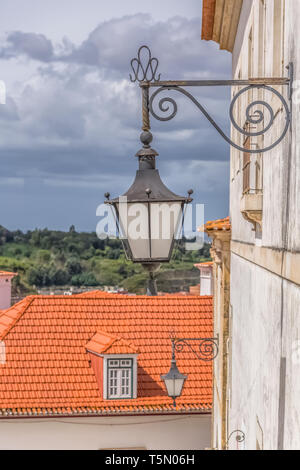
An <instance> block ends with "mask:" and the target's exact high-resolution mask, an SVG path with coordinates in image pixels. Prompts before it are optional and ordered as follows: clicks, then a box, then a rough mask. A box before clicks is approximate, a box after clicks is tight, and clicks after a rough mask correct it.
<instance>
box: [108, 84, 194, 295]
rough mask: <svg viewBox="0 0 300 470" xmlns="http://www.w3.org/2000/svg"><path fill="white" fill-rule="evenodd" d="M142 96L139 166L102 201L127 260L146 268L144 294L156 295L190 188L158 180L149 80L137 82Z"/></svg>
mask: <svg viewBox="0 0 300 470" xmlns="http://www.w3.org/2000/svg"><path fill="white" fill-rule="evenodd" d="M140 86H141V89H142V96H143V126H142V130H143V132H142V133H141V136H140V140H141V142H142V144H143V147H142V148H141V149H140V150H139V151H138V152H137V154H136V157H138V160H139V168H138V170H137V172H136V177H135V180H134V182H133V184H132V186H131V187H130V188H129V189H128V191H127V192H126V193H125V194H124V195H123V196H120V197H118V198H115V199H110V194H109V193H106V194H105V197H106V201H105V203H106V204H109V205H111V206H112V208H113V210H114V214H115V217H116V224H117V229H118V231H119V235H120V237H121V239H122V241H123V246H124V250H125V253H126V256H127V258H128V259H129V260H131V261H133V262H134V263H141V264H142V265H143V267H144V268H145V269H146V270H147V271H148V272H149V280H148V294H150V295H157V290H156V281H155V277H154V276H155V272H156V271H157V270H158V269H159V267H160V264H161V263H165V262H169V261H170V259H171V255H172V251H173V248H174V241H175V239H176V238H178V237H179V232H180V230H181V228H182V226H183V218H184V208H185V205H186V204H189V203H190V202H192V198H191V195H192V194H193V190H191V189H190V190H189V191H188V192H187V195H186V196H179V195H177V194H175V193H173V192H172V191H171V190H170V189H168V188H167V187H166V186H165V184H164V183H163V182H162V180H161V178H160V175H159V172H158V170H157V169H156V161H155V159H156V157H157V156H158V153H157V151H156V150H154V149H153V148H152V147H151V142H152V139H153V136H152V134H151V132H150V118H149V81H148V80H147V79H146V77H143V80H142V81H141V83H140Z"/></svg>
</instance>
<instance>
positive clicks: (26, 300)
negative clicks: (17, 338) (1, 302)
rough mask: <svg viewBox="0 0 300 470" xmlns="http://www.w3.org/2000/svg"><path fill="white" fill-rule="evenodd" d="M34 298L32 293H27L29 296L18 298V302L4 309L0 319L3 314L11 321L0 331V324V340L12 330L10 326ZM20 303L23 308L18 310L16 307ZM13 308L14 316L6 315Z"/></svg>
mask: <svg viewBox="0 0 300 470" xmlns="http://www.w3.org/2000/svg"><path fill="white" fill-rule="evenodd" d="M34 298H35V296H34V295H29V296H27V297H25V298H24V299H22V300H20V302H18V303H16V304H14V305H12V306H11V307H10V308H8V309H6V310H4V312H3V313H2V315H0V319H2V318H3V317H5V315H6V316H8V318H10V319H11V323H10V324H9V325H8V326H7V327H6V329H3V330H2V331H1V325H0V340H1V341H2V340H3V339H4V338H5V337H6V336H7V334H8V333H9V332H10V331H11V330H12V328H13V327H14V326H15V325H16V323H18V321H19V320H20V318H21V317H22V316H23V315H24V313H25V312H26V310H27V309H28V307H29V306H30V305H31V304H32V302H33V301H34ZM22 304H24V308H23V309H20V310H19V308H18V307H20V306H21V305H22ZM14 310H16V316H15V318H13V317H10V316H9V315H7V314H8V313H9V312H13V311H14Z"/></svg>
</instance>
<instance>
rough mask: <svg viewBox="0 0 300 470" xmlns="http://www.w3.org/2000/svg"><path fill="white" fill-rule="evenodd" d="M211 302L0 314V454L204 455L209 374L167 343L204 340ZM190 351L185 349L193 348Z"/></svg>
mask: <svg viewBox="0 0 300 470" xmlns="http://www.w3.org/2000/svg"><path fill="white" fill-rule="evenodd" d="M212 305H213V301H212V297H211V296H199V295H198V296H172V295H170V296H162V297H152V296H128V295H121V294H109V293H105V292H100V291H94V292H89V293H84V294H78V295H73V296H29V297H26V298H25V299H23V300H22V301H21V302H19V303H18V304H15V305H14V306H12V307H11V308H9V309H7V310H4V311H2V312H1V313H0V449H2V450H4V449H15V450H17V449H25V450H26V449H89V450H91V449H94V450H97V449H128V450H129V449H133V448H136V449H137V448H139V449H148V450H150V449H151V450H155V449H156V450H157V449H199V450H201V449H204V448H207V447H209V446H210V429H211V425H210V423H211V409H212V364H211V362H205V361H199V359H198V358H197V357H196V356H195V355H194V354H193V353H192V352H191V351H190V349H189V348H185V349H184V350H182V351H178V352H177V353H176V360H177V365H178V368H179V370H180V371H181V372H182V373H184V374H185V375H187V379H186V381H185V384H184V387H183V391H182V394H181V396H180V397H178V398H177V400H176V405H175V406H174V404H173V400H172V399H171V397H169V396H168V395H167V392H166V389H165V384H164V382H163V379H162V377H161V376H162V375H164V374H166V373H167V372H168V371H169V369H170V366H171V356H172V345H171V339H170V334H172V333H173V334H175V335H176V337H177V338H204V337H211V336H212V334H213V331H212V326H213V324H212ZM192 344H193V343H192Z"/></svg>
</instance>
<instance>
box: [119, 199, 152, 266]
mask: <svg viewBox="0 0 300 470" xmlns="http://www.w3.org/2000/svg"><path fill="white" fill-rule="evenodd" d="M120 199H121V198H120ZM117 211H118V214H119V224H120V231H121V236H122V237H123V238H124V239H126V240H127V242H128V244H129V247H130V250H131V254H132V258H133V260H135V259H148V258H149V257H150V244H149V216H148V205H147V203H140V202H139V203H131V202H128V203H123V202H119V203H117Z"/></svg>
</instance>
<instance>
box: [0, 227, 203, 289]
mask: <svg viewBox="0 0 300 470" xmlns="http://www.w3.org/2000/svg"><path fill="white" fill-rule="evenodd" d="M209 248H210V245H209V244H205V245H204V247H203V248H202V249H201V250H198V251H186V250H185V248H184V243H183V241H181V242H180V243H179V244H178V245H177V246H176V248H175V250H174V253H173V257H172V260H171V262H170V263H167V264H164V265H163V266H162V267H161V272H160V274H159V275H158V288H159V289H160V288H161V289H164V290H166V291H168V292H172V291H176V290H179V289H180V288H182V285H183V286H184V288H186V287H187V286H186V285H185V282H184V276H185V275H186V276H187V278H189V279H190V281H191V282H192V281H193V279H195V281H196V282H195V283H197V280H198V275H199V271H198V270H197V269H195V268H194V267H193V265H194V263H197V262H199V261H201V260H203V261H205V260H208V259H209V256H210V255H209ZM0 270H8V271H15V272H18V273H19V276H18V277H17V278H15V279H14V289H15V291H16V292H18V293H34V292H36V290H37V289H40V288H45V287H50V286H66V287H67V286H76V287H99V288H101V287H103V286H118V287H123V288H124V289H128V290H129V291H130V292H136V293H143V292H144V290H145V284H146V278H147V275H146V273H145V272H144V270H143V268H142V267H141V266H140V265H139V264H133V263H132V262H130V261H127V260H126V257H125V254H124V250H123V247H122V243H121V241H120V240H117V239H105V240H101V239H99V238H98V237H97V235H96V233H86V232H76V230H75V227H74V226H71V227H70V230H69V232H62V231H54V230H48V229H43V230H37V229H36V230H33V231H28V232H26V233H23V232H22V231H20V230H16V231H9V230H7V229H5V228H4V227H2V226H0ZM167 270H168V271H170V276H166V274H164V272H165V271H167ZM171 271H173V273H171ZM191 272H192V273H193V274H192V276H191ZM185 273H186V274H185ZM181 277H182V281H183V282H182V283H181V282H180V279H181ZM160 278H161V280H160ZM168 278H170V282H168ZM171 278H172V279H176V280H177V281H176V282H173V283H172V282H171ZM178 280H179V281H178Z"/></svg>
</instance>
